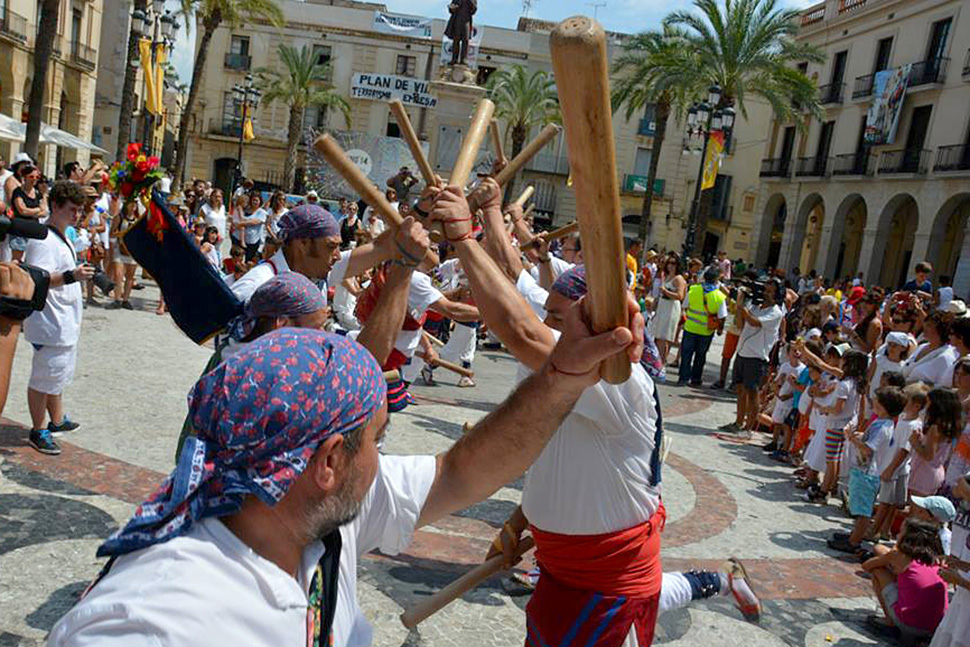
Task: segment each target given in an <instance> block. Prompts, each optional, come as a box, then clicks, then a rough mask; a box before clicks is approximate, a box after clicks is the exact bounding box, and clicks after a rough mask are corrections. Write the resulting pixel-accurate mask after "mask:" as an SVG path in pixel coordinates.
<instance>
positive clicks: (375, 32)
mask: <svg viewBox="0 0 970 647" xmlns="http://www.w3.org/2000/svg"><path fill="white" fill-rule="evenodd" d="M280 5H281V7H282V9H283V12H284V15H285V17H286V25H285V27H284V28H282V29H277V28H275V27H272V26H270V25H260V24H248V25H246V26H244V27H243V28H241V29H237V30H230V29H229V28H228V27H221V28H220V29H219V30H217V32H216V33H215V35H214V37H213V39H212V42H211V45H210V50H209V55H208V59H207V65H206V71H205V84H204V86H203V88H202V91H201V92H200V100H199V101H198V102H197V105H196V106H195V110H194V113H193V115H192V120H191V122H192V125H191V132H190V133H189V134H188V136H190V137H191V138H192V139H191V142H190V145H189V150H190V153H189V164H188V167H187V168H188V170H187V176H188V177H193V176H194V177H200V178H215V180H216V182H217V183H219V184H222V185H228V182H229V178H230V177H231V175H232V169H233V168H234V167H235V159H236V156H237V149H238V135H239V123H240V122H239V119H238V109H237V108H235V107H234V105H233V103H232V88H233V86H234V85H235V84H242V83H243V82H244V80H245V76H246V74H247V73H254V72H255V71H256V70H257V69H258V68H261V67H274V66H278V65H279V61H278V57H277V53H276V48H277V46H278V44H279V43H281V42H286V43H288V44H290V45H293V46H297V47H299V46H301V45H307V46H310V47H312V48H314V49H315V51H317V52H318V53H319V55H320V56H321V59H322V60H325V61H329V62H330V63H331V65H332V68H333V76H332V82H333V84H334V86H335V88H336V89H337V91H338V92H340V93H341V94H343V95H344V96H345V97H347V98H348V101H349V102H350V105H351V119H352V123H351V126H350V129H351V130H353V131H356V132H359V133H363V134H365V135H367V136H371V137H382V136H395V135H397V133H398V131H397V126H396V124H395V123H394V119H393V117H392V116H391V115H390V111H389V108H388V103H387V102H386V101H385V100H375V99H370V98H360V96H357V97H355V96H354V95H355V94H357V95H361V94H364V93H362V92H361V90H360V85H361V76H360V75H370V76H371V77H374V76H381V77H382V78H384V77H393V78H394V79H397V78H400V77H404V78H407V79H410V81H409V83H410V84H411V85H410V86H409V87H412V88H413V87H414V82H415V81H416V82H419V83H421V82H425V81H426V82H427V87H423V86H422V88H421V90H422V92H423V94H426V95H430V96H431V97H434V98H435V99H436V101H437V104H436V105H435V106H434V107H421V106H417V105H411V106H408V112H409V115H410V118H411V121H412V123H413V124H414V125H415V128H416V130H418V134H419V136H420V137H421V138H422V139H423V140H425V141H427V142H428V149H427V150H428V157H429V160H430V162H431V164H432V166H434V167H435V168H436V169H437V170H438V171H439V172H440V173H441V174H442V175H445V176H446V175H447V173H448V171H450V167H451V164H452V163H453V161H454V158H455V155H456V153H457V146H458V143H459V142H460V138H461V133H462V132H463V129H464V128H466V127H467V123H468V118H469V117H470V115H471V113H472V112H473V111H474V106H475V104H476V102H477V101H478V100H479V98H480V97H481V96H483V90H482V89H481V88H476V87H468V86H464V87H462V86H457V85H456V84H452V83H444V82H441V81H440V80H439V76H440V73H441V59H442V55H441V49H442V34H443V31H444V27H445V20H443V19H437V18H435V19H432V20H429V21H428V27H429V30H430V38H428V37H423V35H422V36H416V35H414V33H411V32H405V31H401V32H395V31H393V30H388V29H382V28H380V26H379V23H380V22H386V21H387V20H388V19H387V18H386V17H385V15H386V14H385V8H384V7H383V5H378V4H370V3H358V2H339V3H334V5H331V4H330V2H329V0H327V1H326V2H319V3H318V2H314V1H313V0H308V1H307V2H295V1H291V0H282V1H281V2H280ZM389 20H392V21H393V20H395V19H394V18H393V15H392V17H391V18H390V19H389ZM553 26H554V25H553V24H552V23H548V22H544V21H538V20H528V19H522V20H520V21H519V25H518V28H517V29H505V28H498V27H492V26H489V25H485V26H480V28H481V30H482V41H481V46H480V49H479V53H478V59H477V74H478V79H479V80H480V81H481V80H484V79H485V78H486V77H487V75H488V74H489V73H490V72H491V71H493V70H495V69H498V68H501V67H503V66H509V65H513V64H521V65H525V66H526V67H527V68H529V69H530V70H546V71H550V72H551V70H552V65H551V59H550V55H549V31H550V30H551V28H552V27H553ZM620 39H622V35H614V36H613V38H612V39H611V43H610V50H611V54H613V53H615V52H617V51H618V50H619V46H620V45H619V44H620ZM748 111H749V114H748V117H749V121H747V122H746V121H744V120H742V119H740V118H739V120H738V123H737V125H736V128H735V135H734V142H733V145H732V147H731V149H730V154H728V155H726V156H725V158H724V162H723V164H722V170H721V174H722V175H723V176H724V178H723V179H722V180H721V181H719V185H718V186H719V187H720V191H719V192H717V193H718V195H717V199H716V200H714V201H713V203H712V211H711V217H710V222H709V227H708V231H709V232H710V233H709V235H707V236H706V241H707V249H708V251H709V252H711V253H713V251H716V250H717V249H726V250H728V252H729V254H731V256H733V257H736V256H749V255H751V254H753V244H752V243H751V241H752V240H753V233H752V232H753V229H754V220H755V204H756V201H757V197H758V190H759V186H758V185H759V180H760V178H759V177H758V164H759V162H760V158H761V155H762V151H763V149H764V138H765V135H764V123H765V122H766V121H767V120H768V119H769V118H770V110H768V109H767V107H765V106H760V105H757V104H755V105H750V106H748ZM651 114H652V111H650V110H649V109H648V110H647V111H646V112H645V113H644V114H642V115H637V116H635V117H634V118H633V119H631V120H629V121H627V120H625V119H624V118H623V116H622V115H619V114H618V115H617V116H616V117H615V118H614V131H615V137H616V145H617V165H618V173H619V180H620V183H621V186H622V187H623V188H624V190H623V192H622V203H623V209H624V211H623V213H624V228H625V231H626V233H627V235H628V236H631V237H632V236H635V235H636V231H637V223H638V222H639V215H640V210H641V203H642V195H643V188H644V186H645V181H646V177H645V176H646V175H647V169H648V167H649V164H650V154H651V148H652V145H653V135H654V129H655V124H654V123H653V120H652V116H651ZM287 120H288V109H287V107H286V106H284V105H280V104H274V105H260V106H259V108H258V110H257V111H256V113H255V124H254V130H255V134H256V139H255V140H254V141H252V142H249V143H246V144H245V146H244V151H243V169H244V173H245V174H246V175H247V176H248V177H251V178H253V179H254V180H256V181H257V182H265V183H266V184H268V185H274V184H279V181H280V178H281V175H282V168H283V158H284V154H285V150H284V149H285V143H284V141H285V136H286V128H287ZM305 124H306V125H307V126H311V127H313V128H316V129H318V130H328V129H334V130H345V129H347V126H346V124H345V123H344V122H343V118H342V116H341V115H339V114H334V113H330V114H327V113H325V112H324V113H321V112H320V111H315V110H311V111H309V113H308V115H307V118H306V120H305ZM749 124H751V125H749ZM755 124H756V125H755ZM684 126H685V124H684V123H683V120H682V119H681V120H679V121H678V120H677V119H675V118H671V119H670V121H669V123H668V127H667V133H666V142H665V144H664V147H663V152H662V154H661V160H660V170H659V172H658V180H659V182H658V183H657V187H658V189H662V190H661V193H660V195H659V196H658V197H657V198H656V199H655V201H654V207H653V213H652V226H651V235H650V239H649V240H650V243H651V244H653V245H656V246H657V247H658V248H660V247H665V248H669V249H678V250H679V249H680V247H681V245H682V244H683V239H684V235H685V233H686V223H687V214H688V213H689V210H690V204H691V198H692V194H693V187H694V182H695V178H696V175H697V169H698V166H699V164H700V155H699V154H697V153H691V152H685V147H687V148H696V147H697V146H699V141H698V140H696V139H695V140H688V139H687V138H686V137H685V134H684ZM508 146H509V142H506V150H507V149H508ZM314 163H315V162H314V160H313V159H312V158H311V159H307V156H306V151H305V150H302V149H301V152H300V161H299V166H300V167H301V168H307V167H312V166H313V164H314ZM568 174H569V165H568V160H567V148H566V143H565V141H564V140H563V138H562V137H560V138H559V139H557V140H556V141H554V142H552V143H551V144H550V145H549V146H548V147H547V148H546V149H545V150H543V151H542V152H541V153H540V154H539V155H538V156H537V157H536V158H535V159H534V160H533V162H532V163H531V164H530V165H529V166H528V167H527V170H526V171H525V172H524V173H523V174H522V176H521V177H520V180H519V186H517V187H515V191H516V192H517V191H518V190H520V189H521V188H523V187H524V186H525V185H526V184H532V185H534V186H535V189H536V193H535V198H534V202H535V205H536V212H537V214H538V215H539V216H540V217H541V218H543V219H544V220H545V221H546V223H547V224H549V225H559V224H564V223H566V222H569V221H570V220H572V219H574V218H575V211H576V208H575V199H574V196H573V192H572V189H570V188H569V187H567V178H568ZM371 179H373V180H374V181H375V182H377V183H378V184H383V180H384V179H386V178H377V177H373V176H372V177H371ZM699 240H701V241H704V240H705V234H699Z"/></svg>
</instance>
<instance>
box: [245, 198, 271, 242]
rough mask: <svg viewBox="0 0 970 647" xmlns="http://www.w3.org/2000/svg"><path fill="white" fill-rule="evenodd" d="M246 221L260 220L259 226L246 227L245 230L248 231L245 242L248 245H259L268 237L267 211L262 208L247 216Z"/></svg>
mask: <svg viewBox="0 0 970 647" xmlns="http://www.w3.org/2000/svg"><path fill="white" fill-rule="evenodd" d="M245 219H246V220H258V221H259V224H256V225H246V226H245V227H243V229H245V230H246V233H245V241H246V244H247V245H257V244H259V243H261V242H263V238H265V236H266V227H265V225H266V210H265V209H263V208H262V207H260V208H259V209H257V210H256V211H254V212H252V213H250V214H246V216H245Z"/></svg>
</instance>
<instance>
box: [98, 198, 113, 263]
mask: <svg viewBox="0 0 970 647" xmlns="http://www.w3.org/2000/svg"><path fill="white" fill-rule="evenodd" d="M94 209H95V211H97V212H98V215H100V216H101V217H102V218H103V219H104V224H105V227H104V231H102V232H100V233H99V234H98V236H100V237H101V245H102V246H103V247H104V248H105V249H108V248H109V247H110V246H111V196H110V195H108V194H107V193H102V194H101V197H100V198H98V201H97V202H95V203H94Z"/></svg>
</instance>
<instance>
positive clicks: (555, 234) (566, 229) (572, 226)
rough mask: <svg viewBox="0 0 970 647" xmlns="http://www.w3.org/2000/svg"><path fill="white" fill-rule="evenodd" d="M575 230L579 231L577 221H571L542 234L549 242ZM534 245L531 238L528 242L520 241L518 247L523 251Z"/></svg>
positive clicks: (534, 242) (534, 241) (533, 240)
mask: <svg viewBox="0 0 970 647" xmlns="http://www.w3.org/2000/svg"><path fill="white" fill-rule="evenodd" d="M523 217H524V216H523ZM577 231H579V223H578V222H571V223H569V224H568V225H565V226H563V227H560V228H559V229H553V230H552V231H550V232H549V233H548V234H546V235H545V236H544V238H545V239H546V240H547V241H548V242H550V243H551V242H552V241H554V240H559V239H560V238H565V237H566V236H568V235H569V234H572V233H575V232H577ZM536 238H538V236H536ZM535 246H536V239H535V238H533V239H532V240H530V241H529V242H527V243H522V244H521V245H519V249H521V250H522V251H523V252H525V251H528V250H530V249H532V248H533V247H535Z"/></svg>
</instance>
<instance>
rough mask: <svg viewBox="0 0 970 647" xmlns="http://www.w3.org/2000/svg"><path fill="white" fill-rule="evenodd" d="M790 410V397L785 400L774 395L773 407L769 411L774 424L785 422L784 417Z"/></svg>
mask: <svg viewBox="0 0 970 647" xmlns="http://www.w3.org/2000/svg"><path fill="white" fill-rule="evenodd" d="M791 410H792V399H791V398H788V399H787V400H779V399H778V398H777V397H776V398H775V408H774V409H773V410H772V412H771V421H772V422H773V423H775V424H776V425H783V424H785V418H787V417H788V414H789V413H791Z"/></svg>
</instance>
